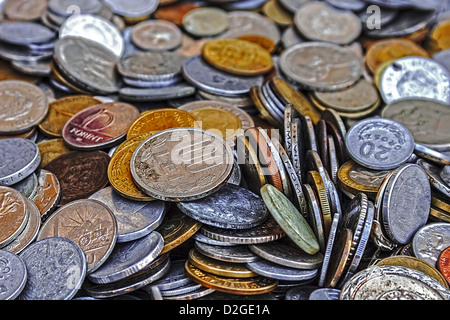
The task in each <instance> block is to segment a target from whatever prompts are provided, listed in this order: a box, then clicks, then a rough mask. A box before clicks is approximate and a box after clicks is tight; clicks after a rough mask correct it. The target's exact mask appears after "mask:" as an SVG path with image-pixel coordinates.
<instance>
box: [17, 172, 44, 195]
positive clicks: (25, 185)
mask: <svg viewBox="0 0 450 320" xmlns="http://www.w3.org/2000/svg"><path fill="white" fill-rule="evenodd" d="M37 187H38V181H37V176H36V173H34V172H33V173H32V174H30V175H29V176H28V177H26V178H25V179H24V180H22V181H20V182H18V183H16V184H13V185H12V186H11V188H14V189H16V190H17V191H19V192H20V193H21V194H22V196H24V197H25V198H27V199H34V197H36V193H37Z"/></svg>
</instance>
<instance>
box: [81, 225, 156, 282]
mask: <svg viewBox="0 0 450 320" xmlns="http://www.w3.org/2000/svg"><path fill="white" fill-rule="evenodd" d="M163 245H164V241H163V237H162V236H161V234H159V233H158V232H156V231H154V232H151V233H150V234H148V235H147V236H145V237H142V238H140V239H137V240H134V241H131V242H126V243H120V244H116V245H115V246H114V250H113V251H112V252H111V254H110V255H109V257H108V259H107V260H106V261H105V263H103V264H102V266H100V268H98V269H97V270H95V271H94V272H92V273H90V274H89V275H88V279H89V280H90V281H92V282H94V283H98V284H99V283H111V282H116V281H119V280H123V279H125V278H127V277H129V276H131V275H133V274H135V273H137V272H139V271H141V270H143V269H145V268H147V267H148V266H149V265H150V264H151V263H152V262H153V261H154V260H155V259H156V258H157V257H158V255H159V254H160V253H161V251H162V248H163Z"/></svg>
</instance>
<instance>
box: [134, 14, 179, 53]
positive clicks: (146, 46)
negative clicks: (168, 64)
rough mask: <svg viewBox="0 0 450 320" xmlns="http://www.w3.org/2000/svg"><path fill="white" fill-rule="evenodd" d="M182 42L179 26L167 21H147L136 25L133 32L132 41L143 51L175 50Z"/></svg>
mask: <svg viewBox="0 0 450 320" xmlns="http://www.w3.org/2000/svg"><path fill="white" fill-rule="evenodd" d="M182 40H183V35H182V32H181V30H180V29H179V28H178V26H177V25H176V24H174V23H172V22H170V21H165V20H145V21H143V22H140V23H138V24H137V25H135V26H134V27H133V30H132V32H131V41H132V42H133V43H134V44H135V45H136V46H137V47H139V48H141V49H142V50H150V51H166V50H174V49H176V48H178V47H179V46H180V45H181V43H182Z"/></svg>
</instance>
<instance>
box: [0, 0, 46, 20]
mask: <svg viewBox="0 0 450 320" xmlns="http://www.w3.org/2000/svg"><path fill="white" fill-rule="evenodd" d="M47 2H48V1H47V0H31V1H28V0H19V1H17V0H7V1H5V2H4V5H3V6H4V7H3V10H4V13H5V15H6V16H7V17H8V18H10V19H12V20H22V21H33V20H37V19H39V18H40V17H41V12H42V10H44V9H46V8H47Z"/></svg>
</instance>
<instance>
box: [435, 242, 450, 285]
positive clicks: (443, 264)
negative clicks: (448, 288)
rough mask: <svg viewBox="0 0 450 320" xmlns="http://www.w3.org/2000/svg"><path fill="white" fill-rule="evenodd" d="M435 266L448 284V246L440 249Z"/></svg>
mask: <svg viewBox="0 0 450 320" xmlns="http://www.w3.org/2000/svg"><path fill="white" fill-rule="evenodd" d="M437 268H438V270H439V271H440V272H441V274H442V275H443V276H444V277H445V279H446V280H447V283H448V284H450V246H449V247H447V248H446V249H444V250H442V252H441V253H440V254H439V259H438V261H437Z"/></svg>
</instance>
